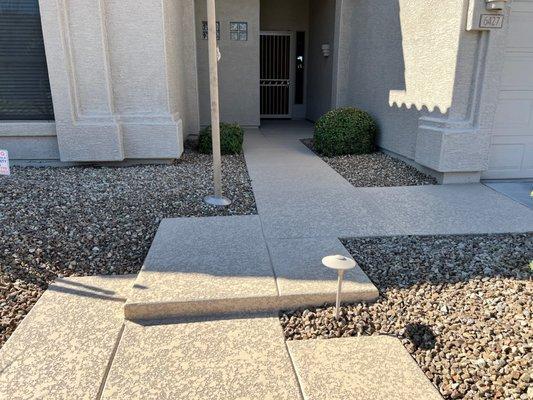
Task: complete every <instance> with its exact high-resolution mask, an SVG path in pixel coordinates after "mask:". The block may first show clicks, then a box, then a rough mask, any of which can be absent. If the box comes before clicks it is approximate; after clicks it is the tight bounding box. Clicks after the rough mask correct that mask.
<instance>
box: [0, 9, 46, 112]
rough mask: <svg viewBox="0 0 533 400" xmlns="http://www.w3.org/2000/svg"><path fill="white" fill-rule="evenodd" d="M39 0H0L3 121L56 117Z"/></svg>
mask: <svg viewBox="0 0 533 400" xmlns="http://www.w3.org/2000/svg"><path fill="white" fill-rule="evenodd" d="M52 119H54V110H53V107H52V96H51V94H50V83H49V81H48V69H47V67H46V56H45V54H44V44H43V33H42V29H41V18H40V14H39V3H38V0H0V120H52Z"/></svg>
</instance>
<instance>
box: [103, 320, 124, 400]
mask: <svg viewBox="0 0 533 400" xmlns="http://www.w3.org/2000/svg"><path fill="white" fill-rule="evenodd" d="M125 328H126V324H125V322H123V323H122V326H121V327H120V331H119V333H118V336H117V338H116V340H115V345H114V346H113V351H112V352H111V355H110V357H109V360H108V362H107V366H106V369H105V371H104V376H103V377H102V381H101V383H100V388H99V389H98V394H97V395H96V400H101V398H102V395H103V394H104V389H105V386H106V383H107V378H108V377H109V373H110V372H111V367H112V366H113V361H114V360H115V356H116V354H117V351H118V346H119V345H120V342H121V341H122V336H123V335H124V329H125Z"/></svg>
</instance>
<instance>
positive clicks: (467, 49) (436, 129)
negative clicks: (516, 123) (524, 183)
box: [415, 0, 509, 183]
mask: <svg viewBox="0 0 533 400" xmlns="http://www.w3.org/2000/svg"><path fill="white" fill-rule="evenodd" d="M467 7H468V2H467V1H466V0H465V1H464V4H463V16H462V19H461V22H460V29H461V32H460V36H459V45H458V47H457V58H456V65H455V79H454V85H453V95H452V97H451V105H450V108H449V110H448V112H447V113H446V115H444V116H441V117H432V116H424V117H421V118H420V119H419V127H418V133H417V140H416V151H415V161H416V162H418V163H419V164H421V165H423V166H425V167H429V168H431V169H433V170H435V171H437V172H440V173H442V175H441V181H442V182H443V183H455V182H457V183H464V182H477V181H479V179H480V177H481V172H482V171H484V170H486V169H488V163H489V151H490V132H491V129H492V124H493V120H494V114H495V110H496V106H497V101H498V89H499V85H500V80H501V71H502V68H503V60H504V55H505V40H506V36H507V32H508V21H509V8H507V10H506V16H505V21H506V23H505V25H504V27H503V29H495V30H492V31H482V32H480V31H467V30H466V25H467V24H466V14H467V13H466V10H467Z"/></svg>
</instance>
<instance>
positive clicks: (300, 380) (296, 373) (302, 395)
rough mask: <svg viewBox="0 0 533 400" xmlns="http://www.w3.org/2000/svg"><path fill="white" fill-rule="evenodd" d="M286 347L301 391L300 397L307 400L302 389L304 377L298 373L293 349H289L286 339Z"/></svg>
mask: <svg viewBox="0 0 533 400" xmlns="http://www.w3.org/2000/svg"><path fill="white" fill-rule="evenodd" d="M284 344H285V349H286V350H287V354H288V355H289V360H291V366H292V371H293V372H294V376H296V382H297V383H298V390H299V391H300V397H301V398H302V399H304V400H307V397H306V396H305V394H304V391H303V389H302V377H301V376H300V374H299V373H298V370H297V369H296V365H294V359H293V358H292V354H291V350H290V349H289V346H288V345H287V341H286V340H285V341H284Z"/></svg>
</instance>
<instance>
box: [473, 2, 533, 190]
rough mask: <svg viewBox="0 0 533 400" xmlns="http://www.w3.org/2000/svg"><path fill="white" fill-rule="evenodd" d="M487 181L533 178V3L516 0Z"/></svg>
mask: <svg viewBox="0 0 533 400" xmlns="http://www.w3.org/2000/svg"><path fill="white" fill-rule="evenodd" d="M483 177H484V178H487V179H509V178H531V177H533V0H527V1H526V0H514V1H513V3H512V5H511V16H510V19H509V33H508V36H507V45H506V52H505V60H504V67H503V71H502V81H501V87H500V92H499V94H498V106H497V108H496V114H495V117H494V125H493V130H492V135H491V146H490V159H489V170H488V171H486V172H485V173H484V174H483Z"/></svg>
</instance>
